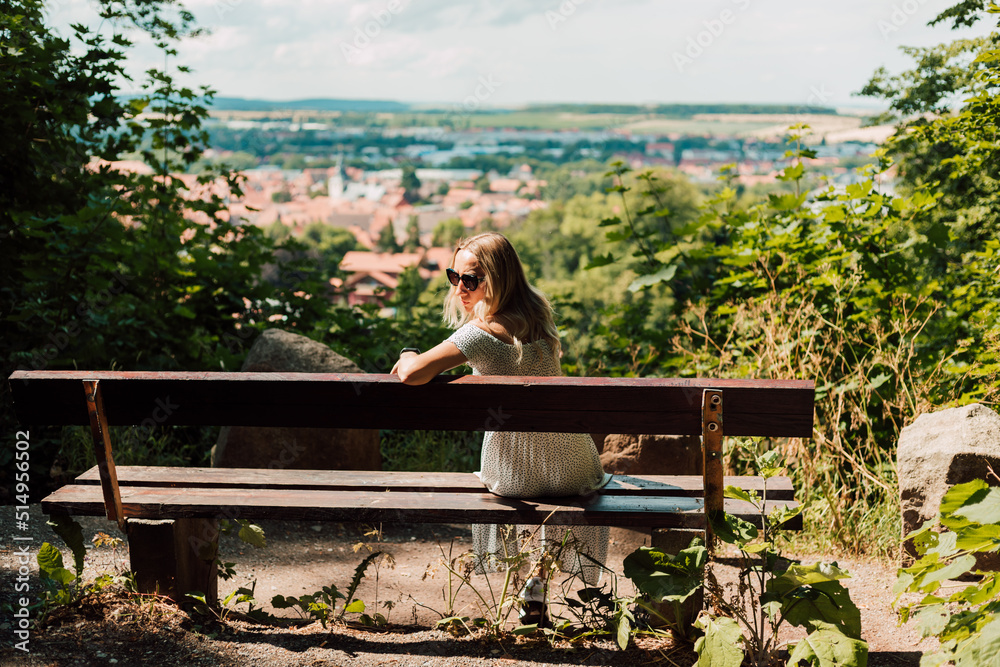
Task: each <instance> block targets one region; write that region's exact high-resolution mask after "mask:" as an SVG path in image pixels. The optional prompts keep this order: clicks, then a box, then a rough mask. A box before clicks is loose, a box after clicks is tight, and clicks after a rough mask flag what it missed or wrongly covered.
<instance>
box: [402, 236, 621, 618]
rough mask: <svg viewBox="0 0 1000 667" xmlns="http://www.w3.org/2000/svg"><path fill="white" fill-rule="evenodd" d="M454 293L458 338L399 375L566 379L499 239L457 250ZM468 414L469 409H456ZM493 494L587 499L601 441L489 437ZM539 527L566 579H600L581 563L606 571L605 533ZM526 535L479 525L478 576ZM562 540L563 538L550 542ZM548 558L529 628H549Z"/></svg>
mask: <svg viewBox="0 0 1000 667" xmlns="http://www.w3.org/2000/svg"><path fill="white" fill-rule="evenodd" d="M447 274H448V280H449V281H450V282H451V284H452V285H453V286H454V289H451V290H449V291H448V295H447V296H446V297H445V302H444V319H445V321H446V322H448V323H449V324H450V325H452V326H453V327H455V328H456V329H457V330H456V331H455V333H454V334H452V335H451V336H450V337H449V338H448V339H447V340H445V341H444V342H442V343H440V344H439V345H437V346H435V347H434V348H433V349H431V350H428V351H427V352H424V353H422V354H421V353H420V352H419V350H416V349H414V348H405V349H404V350H403V351H402V352H401V353H400V358H399V361H397V362H396V365H395V366H394V367H393V369H392V373H394V374H397V375H399V378H400V380H401V381H402V382H404V383H406V384H423V383H425V382H428V381H429V380H430V379H431V378H433V377H434V376H436V375H438V374H439V373H442V372H444V371H446V370H449V369H451V368H455V367H456V366H459V365H461V364H468V365H469V366H471V367H472V369H473V373H474V374H475V375H519V376H556V375H562V369H561V367H560V364H559V358H560V356H561V349H560V343H559V334H558V332H557V330H556V327H555V323H554V322H553V317H552V307H551V305H550V304H549V302H548V300H547V299H546V298H545V296H544V295H543V294H542V293H541V292H540V291H538V290H537V289H536V288H534V287H532V286H531V285H530V284H529V283H528V280H527V278H526V277H525V275H524V269H523V268H522V266H521V260H520V258H519V257H518V255H517V251H516V250H514V247H513V246H512V245H511V243H510V241H508V240H507V238H506V237H504V236H503V235H501V234H497V233H492V232H491V233H486V234H479V235H478V236H474V237H472V238H470V239H467V240H465V241H462V242H460V243H459V245H458V248H457V249H456V250H455V254H454V255H453V257H452V262H451V267H449V268H448V269H447ZM455 409H456V410H461V409H462V406H461V404H456V405H455ZM476 474H477V475H478V476H479V478H480V479H482V481H483V484H485V485H486V488H487V489H489V490H490V491H491V492H493V493H495V494H497V495H499V496H504V497H508V498H538V497H545V496H573V495H585V494H588V493H592V492H594V491H596V490H597V489H600V488H601V487H603V486H604V485H606V484H607V483H608V481H610V479H611V475H610V474H607V473H605V472H604V470H603V469H602V468H601V462H600V458H599V456H598V453H597V448H596V447H595V446H594V441H593V440H592V439H591V437H590V436H589V435H587V434H585V433H519V432H510V431H508V432H503V431H498V432H493V431H487V432H486V434H485V437H484V439H483V450H482V461H481V470H480V471H479V472H477V473H476ZM545 531H546V526H542V527H541V528H540V538H541V541H542V546H543V547H545V548H546V549H547V550H548V551H549V552H550V553H551V552H554V551H555V549H557V548H558V547H560V545H562V544H563V543H564V542H568V544H570V545H572V546H573V548H572V549H569V551H570V552H571V553H570V554H569V555H568V554H567V553H566V550H564V551H563V552H562V553H560V554H559V560H560V561H561V569H562V570H563V571H564V572H567V573H572V574H576V573H579V574H581V576H582V578H583V580H584V581H585V582H586V583H588V584H595V583H596V582H597V580H598V579H599V578H600V568H599V567H597V566H596V565H594V564H593V563H592V562H590V561H589V560H588V561H586V562H584V560H585V559H583V558H581V557H580V556H579V553H580V552H582V553H586V554H587V555H588V556H590V557H591V558H593V559H594V560H596V561H597V562H601V563H603V562H604V560H605V559H606V557H607V550H608V537H609V529H608V527H607V526H576V527H574V528H572V539H571V540H568V541H567V540H566V539H565V538H566V535H565V533H566V530H564V529H556V528H553V527H551V526H549V527H548V532H549V533H550V534H549V535H546V534H545ZM519 532H520V531H518V530H516V529H512V527H510V526H498V525H476V526H473V529H472V538H473V549H474V551H475V552H476V554H477V556H478V564H477V571H479V572H485V571H488V570H489V569H490V568H489V566H488V559H489V557H490V556H495V557H500V558H503V557H506V556H509V555H513V554H516V553H517V552H518V544H517V542H518V540H517V538H518V534H519ZM553 532H555V533H556V534H554V535H553V534H552V533H553ZM544 563H545V559H544V558H543V559H542V560H541V562H540V564H539V567H538V568H537V569H536V571H535V572H534V573H533V574H534V576H532V577H530V578H529V580H528V582H527V584H526V586H525V589H524V590H523V591H522V593H521V597H522V598H523V599H524V600H525V605H524V606H523V608H522V611H521V616H520V619H521V622H522V623H524V624H531V623H538V624H539V625H545V624H547V623H548V616H547V613H546V609H545V592H544V589H545V578H546V577H547V571H546V569H545V568H544Z"/></svg>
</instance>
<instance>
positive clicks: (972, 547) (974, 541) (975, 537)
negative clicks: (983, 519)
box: [955, 517, 1000, 551]
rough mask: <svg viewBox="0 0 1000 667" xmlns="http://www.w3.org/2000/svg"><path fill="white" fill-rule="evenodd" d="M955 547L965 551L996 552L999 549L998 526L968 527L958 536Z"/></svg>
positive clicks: (999, 526)
mask: <svg viewBox="0 0 1000 667" xmlns="http://www.w3.org/2000/svg"><path fill="white" fill-rule="evenodd" d="M998 518H1000V517H998ZM955 546H956V548H958V549H963V550H965V551H997V550H998V549H1000V525H998V524H995V523H991V524H988V525H985V526H970V527H968V528H966V529H965V530H963V531H962V532H961V533H960V534H958V536H957V539H956V541H955Z"/></svg>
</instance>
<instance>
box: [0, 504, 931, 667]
mask: <svg viewBox="0 0 1000 667" xmlns="http://www.w3.org/2000/svg"><path fill="white" fill-rule="evenodd" d="M13 518H14V517H13V508H11V507H3V508H0V531H2V534H3V535H4V542H3V549H2V553H0V555H2V562H3V571H2V572H0V604H7V605H10V604H15V597H16V595H15V593H14V587H15V576H16V569H17V563H16V560H15V558H14V543H13V542H12V541H11V540H10V537H11V536H12V535H13V534H19V535H27V534H29V533H30V534H31V535H32V537H33V541H32V542H31V544H32V547H33V552H35V553H37V549H38V547H40V546H41V543H42V542H43V541H49V542H52V543H53V544H55V545H56V546H60V547H63V546H64V545H62V544H61V541H60V540H59V538H58V537H56V536H55V535H54V534H52V532H51V530H50V529H49V528H48V527H47V526H46V525H45V517H44V515H42V514H41V512H40V511H39V509H38V508H37V507H32V512H31V516H30V521H29V531H28V532H23V531H20V532H16V533H15V530H14V528H15V526H14V523H13ZM80 523H81V524H82V525H83V529H84V538H85V540H90V539H91V538H92V537H93V536H94V535H95V534H96V533H98V532H105V533H107V534H109V535H112V536H115V535H118V531H117V528H116V527H115V526H114V525H113V524H111V523H109V522H107V521H105V520H104V519H98V518H82V519H81V520H80ZM261 526H262V528H263V529H264V532H265V535H266V537H267V541H268V546H267V547H266V548H264V549H257V548H255V547H252V546H249V545H247V544H245V543H243V542H241V541H239V540H238V539H236V538H235V537H223V538H222V540H221V542H220V552H221V553H220V557H221V559H222V560H223V561H227V562H232V563H234V566H233V567H234V569H235V571H236V575H235V577H234V578H233V579H231V580H230V581H222V582H220V591H219V593H220V598H225V596H226V595H227V594H228V593H229V592H231V591H233V590H235V589H236V588H237V587H241V586H243V587H248V588H249V587H251V586H252V587H253V588H254V597H255V599H256V600H257V602H258V606H261V607H262V608H263V609H264V610H265V611H267V612H270V613H273V614H275V615H277V616H280V617H284V618H287V619H290V620H291V619H299V621H300V622H297V623H289V624H283V625H277V626H275V625H261V624H258V623H255V622H252V621H250V620H249V619H246V618H244V617H243V615H242V613H239V612H245V611H247V605H246V604H240V605H234V604H233V603H230V605H229V606H230V608H234V609H235V610H236V612H237V613H233V614H230V615H229V616H228V617H227V619H226V621H225V622H224V623H219V622H211V621H209V620H208V619H202V618H198V617H192V616H189V615H187V614H184V613H182V612H179V611H178V610H177V609H176V608H175V607H172V606H170V605H167V604H164V603H161V602H158V601H156V600H155V599H148V601H146V602H143V603H142V604H136V603H135V602H134V600H131V599H129V598H127V597H125V596H123V595H121V594H105V595H101V596H94V597H92V598H89V599H88V600H86V601H85V603H83V604H81V605H78V606H76V607H73V608H71V609H64V610H61V611H58V612H56V613H53V614H52V615H51V616H50V618H49V619H48V620H47V622H46V623H45V624H44V625H43V626H42V627H39V628H34V629H32V630H31V635H30V641H29V648H30V653H23V652H21V651H18V650H15V649H14V648H13V644H14V642H15V641H17V640H16V639H15V638H14V633H13V631H14V629H15V624H14V623H15V619H14V618H12V616H11V613H10V611H8V610H6V609H5V611H4V615H3V618H0V632H2V636H3V638H4V640H3V643H2V645H0V665H27V666H32V667H34V666H41V665H46V666H48V665H57V666H62V665H122V666H124V665H143V666H144V667H148V666H151V665H268V666H270V665H279V666H280V665H360V666H362V667H367V666H369V665H393V666H404V667H405V666H409V665H419V666H421V667H424V666H458V665H481V666H485V665H490V666H496V667H499V666H501V665H505V666H509V665H513V664H517V665H524V666H534V665H545V666H549V665H561V664H567V665H569V664H572V665H578V664H585V665H612V664H613V665H622V666H625V665H640V664H641V665H648V664H662V665H678V666H682V665H690V664H691V663H692V661H693V659H694V654H693V653H692V651H691V650H690V647H689V646H688V645H686V644H684V643H680V642H678V643H675V642H673V641H672V640H669V639H662V638H640V639H639V640H637V642H636V645H635V646H632V647H630V648H629V650H628V651H625V652H621V651H619V650H618V649H617V647H616V645H615V644H614V643H613V641H612V640H611V639H609V638H597V639H593V640H581V641H577V642H573V643H570V642H566V641H548V640H547V638H546V637H545V636H543V635H541V634H538V635H535V636H533V637H516V636H513V635H510V634H509V633H508V634H505V635H504V636H503V637H502V638H501V639H499V640H498V639H496V638H493V637H489V636H487V635H486V633H484V632H481V631H477V632H475V633H473V634H472V635H471V636H470V635H469V634H468V633H465V632H461V631H455V632H448V631H446V630H445V629H438V628H436V627H435V623H436V622H437V621H438V620H439V619H440V618H442V617H443V616H444V615H445V613H446V612H447V611H448V607H449V606H451V607H452V608H453V609H454V612H455V613H456V614H457V615H460V616H468V617H470V618H475V617H478V616H481V615H483V606H482V604H481V603H479V602H478V601H477V595H476V593H475V592H474V591H472V590H471V589H470V588H469V587H467V586H464V587H461V589H460V590H458V592H457V594H456V595H455V596H454V602H453V604H452V605H448V593H449V574H448V571H447V568H445V566H444V561H445V560H446V558H443V554H444V555H447V554H449V553H450V554H451V555H452V556H457V555H459V554H460V553H462V552H465V551H467V550H468V548H469V546H470V542H471V538H470V531H469V529H468V527H465V526H439V525H409V526H385V527H384V528H383V531H382V534H381V536H377V535H364V534H362V532H361V530H360V529H359V528H358V527H356V526H350V525H341V524H314V523H309V522H261ZM648 539H649V538H648V535H646V534H643V533H642V532H638V531H625V530H618V529H615V530H613V532H612V540H613V542H612V545H611V553H610V555H609V563H608V566H609V567H610V568H611V570H612V571H614V572H621V561H622V558H624V556H625V555H627V554H628V553H631V551H632V550H634V549H635V548H636V547H637V546H639V545H640V544H642V543H644V542H645V543H648ZM359 544H364V545H367V546H358V545H359ZM356 548H357V550H356ZM369 548H372V549H375V550H378V551H383V552H385V553H388V554H391V555H392V557H393V559H394V563H389V562H388V561H386V562H383V563H382V565H381V566H380V567H379V568H378V569H377V571H376V568H375V567H374V566H371V567H369V568H368V570H367V573H366V577H365V578H364V579H363V580H362V583H361V585H360V587H359V589H358V592H357V596H356V597H357V598H358V599H361V600H363V601H364V602H365V604H366V606H367V609H366V611H367V612H368V613H369V614H372V613H373V612H374V610H376V609H377V611H378V612H379V613H382V614H383V615H384V616H385V617H386V618H387V620H388V625H387V626H386V627H385V628H378V629H376V628H365V627H362V626H361V625H360V624H358V623H356V622H349V623H346V624H345V623H340V624H333V625H331V626H330V627H329V628H323V627H322V625H321V624H320V623H318V622H309V621H308V620H304V619H302V617H301V616H300V615H299V614H297V613H296V612H294V611H292V610H289V609H273V608H272V607H271V605H270V601H271V599H272V597H273V596H275V595H279V594H280V595H283V596H286V597H287V596H296V597H297V596H300V595H302V594H306V593H314V592H316V591H318V590H320V589H321V588H323V587H324V586H330V585H334V586H336V587H337V588H338V589H339V590H341V591H345V590H346V589H347V587H348V586H349V584H350V581H351V578H352V576H353V575H354V570H355V568H356V567H357V566H358V564H359V563H360V562H361V560H362V559H363V558H364V557H365V556H366V555H367V554H368V553H369ZM63 553H64V558H65V560H66V562H67V563H70V562H72V557H71V555H70V554H69V552H68V550H66V549H63ZM802 560H803V561H805V562H813V561H816V560H822V558H820V557H810V556H802ZM826 560H830V559H826ZM839 564H840V565H841V567H843V568H845V569H847V570H848V571H849V572H851V573H852V575H853V578H852V579H850V580H847V581H846V582H845V584H846V585H847V586H848V587H849V588H850V590H851V597H852V599H853V600H854V601H855V603H856V604H857V605H858V606H859V607H860V609H861V615H862V617H861V618H862V627H863V634H864V639H865V640H866V641H867V642H868V644H869V649H870V651H871V654H870V656H869V663H868V664H869V665H872V666H873V667H879V666H902V665H914V666H916V665H918V664H919V660H920V654H921V651H922V650H927V649H931V648H933V646H934V644H933V640H925V641H924V642H923V643H921V642H920V641H919V635H918V633H917V632H916V630H915V629H914V628H913V627H910V626H903V627H899V625H898V623H897V616H896V614H895V612H894V611H893V609H892V607H891V603H892V600H893V596H892V593H891V590H892V585H893V583H894V581H895V576H896V572H895V566H894V565H892V564H886V563H876V562H870V561H863V560H850V559H839ZM126 567H127V550H126V549H125V547H123V546H120V547H118V548H117V549H115V548H112V547H108V546H102V547H95V546H93V545H91V548H89V550H88V556H87V563H86V569H85V578H87V579H92V578H93V577H95V576H96V575H98V574H100V573H102V572H114V571H119V570H122V569H124V568H126ZM714 567H716V568H717V569H716V572H717V575H718V576H719V578H720V579H721V580H723V581H725V580H732V579H734V577H735V568H733V567H732V566H731V565H726V564H719V565H716V566H714ZM611 580H612V578H611V577H606V578H605V579H604V580H603V581H602V584H604V585H610V584H612V583H614V584H615V585H616V586H617V587H618V592H619V593H629V592H631V585H630V583H629V582H628V581H627V580H625V579H624V578H621V579H618V578H615V580H614V581H613V582H612V581H611ZM450 583H451V590H452V591H455V589H456V588H458V581H457V579H456V578H455V577H454V576H452V577H451V581H450ZM472 584H473V586H475V587H476V589H477V590H478V591H479V593H480V594H482V595H483V596H484V597H486V598H487V599H489V597H490V592H489V591H490V589H491V587H492V589H493V591H494V594H499V588H500V587H501V585H502V579H501V577H500V575H490V576H489V577H488V578H487V577H484V576H482V575H474V576H473V577H472ZM30 585H31V586H32V589H31V594H32V595H35V596H37V592H38V581H37V579H35V578H34V577H33V578H32V580H31V582H30ZM386 603H389V604H386ZM553 613H555V614H559V613H565V611H560V610H559V609H553ZM347 617H348V619H349V620H350V619H351V618H353V619H357V618H358V615H357V614H348V615H347ZM513 620H514V619H513V617H512V618H511V623H509V624H508V626H507V627H508V628H510V627H513V625H514V623H513ZM793 630H794V629H793ZM795 636H796V635H795V633H794V632H791V633H788V634H787V636H786V635H782V639H783V640H785V641H787V640H789V639H793V638H794V637H795Z"/></svg>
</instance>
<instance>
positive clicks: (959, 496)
mask: <svg viewBox="0 0 1000 667" xmlns="http://www.w3.org/2000/svg"><path fill="white" fill-rule="evenodd" d="M988 490H989V485H988V484H987V483H986V481H985V480H982V479H974V480H972V481H971V482H965V483H963V484H956V485H955V486H953V487H951V488H950V489H948V491H946V492H945V494H944V496H942V498H941V523H944V524H945V525H946V526H949V527H951V526H950V525H949V524H948V523H945V522H946V521H947V520H948V519H950V518H951V517H953V516H954V514H955V512H957V511H958V510H960V509H962V507H964V506H965V505H972V504H975V503H978V502H979V501H980V500H982V499H983V498H985V497H986V493H987V491H988ZM994 521H995V519H994ZM985 523H993V521H987V522H985ZM958 524H959V525H966V524H968V521H959V522H958Z"/></svg>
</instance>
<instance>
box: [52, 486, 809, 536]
mask: <svg viewBox="0 0 1000 667" xmlns="http://www.w3.org/2000/svg"><path fill="white" fill-rule="evenodd" d="M120 489H121V500H122V509H123V511H124V512H125V515H126V516H129V517H134V518H150V519H178V518H212V517H217V518H229V519H237V518H243V519H286V520H312V521H340V522H365V523H379V522H396V523H465V524H470V523H512V524H517V523H523V524H540V523H548V524H551V525H613V526H623V527H643V528H704V527H705V516H704V514H703V511H702V510H703V507H704V501H703V500H702V499H701V498H685V497H670V496H621V495H606V494H594V495H592V496H589V497H586V498H558V499H556V498H552V499H515V498H501V497H499V496H495V495H492V494H489V493H479V494H475V493H458V494H456V493H417V492H410V491H399V492H384V491H320V490H302V489H247V490H246V492H245V493H234V490H233V489H218V488H205V487H201V488H189V487H171V488H167V487H138V486H126V485H122V486H120ZM795 504H796V503H794V501H769V502H768V506H769V507H770V508H774V507H778V506H794V505H795ZM42 509H43V511H45V512H46V513H48V514H73V515H92V516H99V515H102V514H103V513H104V500H103V496H102V494H101V489H100V487H99V486H96V485H92V484H70V485H67V486H64V487H63V488H61V489H59V490H58V491H56V492H54V493H53V494H51V495H50V496H48V497H47V498H45V499H44V500H43V501H42ZM726 511H727V512H729V513H730V514H734V515H736V516H740V517H741V518H744V519H746V520H747V521H753V522H754V523H759V520H758V519H759V517H757V516H756V514H755V513H754V511H753V509H752V507H751V506H750V505H749V504H748V503H744V502H742V501H736V500H729V499H727V500H726ZM795 527H796V526H794V525H789V528H793V529H794V528H795ZM798 528H801V519H800V520H799V525H798Z"/></svg>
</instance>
